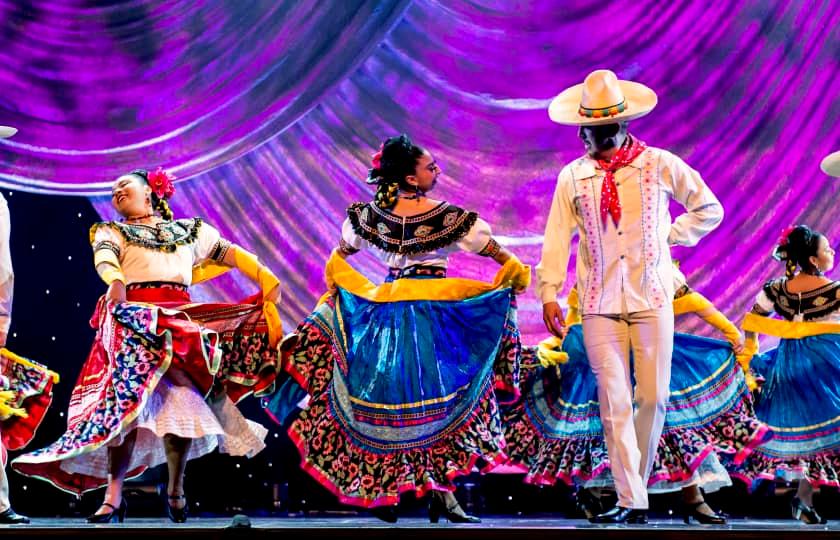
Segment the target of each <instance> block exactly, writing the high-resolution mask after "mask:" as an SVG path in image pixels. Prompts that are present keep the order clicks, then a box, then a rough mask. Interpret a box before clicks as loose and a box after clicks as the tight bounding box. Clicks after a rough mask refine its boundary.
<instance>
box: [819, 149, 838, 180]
mask: <svg viewBox="0 0 840 540" xmlns="http://www.w3.org/2000/svg"><path fill="white" fill-rule="evenodd" d="M820 169H822V170H823V172H824V173H825V174H827V175H828V176H836V177H840V152H834V153H833V154H829V155H827V156H825V158H823V160H822V163H820Z"/></svg>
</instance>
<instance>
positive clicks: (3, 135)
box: [0, 126, 17, 139]
mask: <svg viewBox="0 0 840 540" xmlns="http://www.w3.org/2000/svg"><path fill="white" fill-rule="evenodd" d="M15 133H17V129H16V128H13V127H9V126H0V139H8V138H9V137H11V136H12V135H14V134H15Z"/></svg>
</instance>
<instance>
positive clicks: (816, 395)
mask: <svg viewBox="0 0 840 540" xmlns="http://www.w3.org/2000/svg"><path fill="white" fill-rule="evenodd" d="M774 256H775V258H776V259H778V260H781V261H784V262H785V265H786V267H787V271H786V275H785V277H783V278H779V279H774V280H771V281H769V282H767V283H766V284H765V285H764V287H763V289H762V291H761V292H760V293H759V294H758V297H757V298H756V303H755V306H754V307H753V312H752V313H750V314H748V315H747V317H746V319H745V321H744V329H745V330H746V332H747V340H746V342H745V347H746V348H747V349H748V350H749V352H755V351H756V350H757V349H758V346H757V334H758V333H762V334H767V335H772V336H776V337H778V338H781V339H780V341H779V345H778V347H776V348H775V349H773V350H771V351H768V352H767V354H766V355H762V357H761V358H762V361H761V365H759V364H758V362H756V368H757V369H758V370H759V371H760V372H761V373H762V374H763V375H764V377H765V380H766V382H765V383H764V385H763V387H762V390H761V395H760V397H759V398H758V401H757V403H756V415H757V416H758V418H759V419H760V420H762V421H763V422H766V423H767V425H768V426H770V428H771V429H772V430H773V431H774V432H775V436H774V438H773V439H772V440H771V441H769V442H767V443H766V444H764V445H762V446H760V447H759V448H757V449H756V452H755V453H754V454H753V455H752V456H750V458H749V459H748V460H747V461H746V462H745V463H744V464H743V468H742V469H741V470H740V471H739V472H738V474H739V476H741V477H742V478H744V479H745V480H746V481H747V482H749V483H752V482H753V481H756V480H758V479H762V478H763V479H773V478H778V477H780V478H782V479H785V480H788V481H792V480H798V481H799V487H798V490H797V494H796V496H795V497H794V498H793V500H792V501H791V512H792V514H793V517H794V518H795V519H800V520H802V521H804V522H805V523H810V524H818V523H825V520H824V519H823V518H821V517H820V515H819V514H818V513H817V511H816V510H815V509H814V502H813V494H814V488H815V487H819V486H834V487H837V486H840V281H833V280H831V279H829V278H827V277H826V276H825V275H824V274H825V272H828V271H829V270H831V268H832V267H833V266H834V249H832V247H831V245H830V243H829V241H828V239H827V238H826V237H825V236H824V235H822V234H820V233H818V232H816V231H814V230H812V229H810V228H808V227H807V226H805V225H799V226H797V227H794V228H791V229H788V230H786V231H784V232H783V234H782V237H781V238H780V239H779V245H778V247H777V248H776V250H775V253H774ZM772 312H775V313H776V314H777V315H779V316H780V317H782V319H781V320H780V319H776V318H770V317H769V315H770V314H771V313H772Z"/></svg>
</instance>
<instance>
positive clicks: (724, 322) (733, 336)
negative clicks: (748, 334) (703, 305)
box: [703, 310, 741, 347]
mask: <svg viewBox="0 0 840 540" xmlns="http://www.w3.org/2000/svg"><path fill="white" fill-rule="evenodd" d="M703 320H704V321H706V322H707V323H709V324H711V325H712V326H714V327H715V328H717V329H718V330H720V331H721V333H722V334H723V335H724V336H725V337H726V341H728V342H729V343H731V344H732V346H733V347H734V346H736V345H738V344H739V343H741V332H739V331H738V327H737V326H735V325H734V324H732V321H730V320H729V319H727V318H726V316H725V315H724V314H723V313H721V312H720V311H718V310H715V311H714V313H712V314H711V315H706V316H705V317H703Z"/></svg>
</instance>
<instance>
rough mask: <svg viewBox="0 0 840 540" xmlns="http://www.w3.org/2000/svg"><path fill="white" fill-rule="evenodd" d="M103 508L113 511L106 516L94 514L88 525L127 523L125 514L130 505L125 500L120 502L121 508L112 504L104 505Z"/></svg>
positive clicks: (90, 517) (88, 520)
mask: <svg viewBox="0 0 840 540" xmlns="http://www.w3.org/2000/svg"><path fill="white" fill-rule="evenodd" d="M102 506H107V507H108V508H110V509H111V511H110V512H108V513H105V514H93V515H90V516H88V518H87V522H88V523H122V522H123V521H125V513H126V511H127V510H128V504H127V503H126V502H125V499H123V500H122V501H120V507H119V508H117V507H115V506H114V505H113V504H110V503H102ZM100 508H101V507H100Z"/></svg>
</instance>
